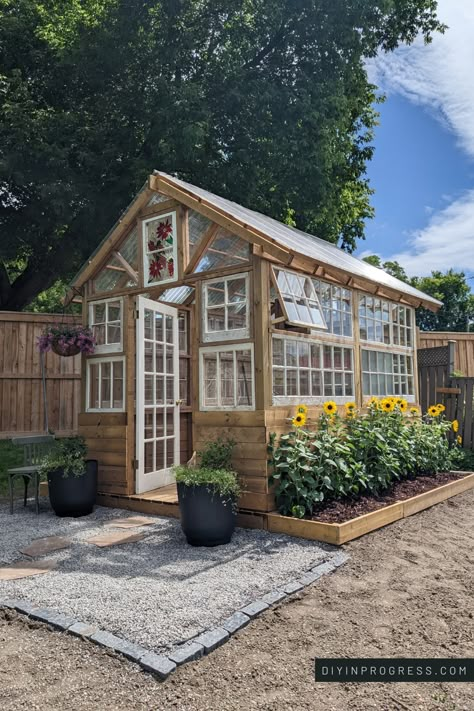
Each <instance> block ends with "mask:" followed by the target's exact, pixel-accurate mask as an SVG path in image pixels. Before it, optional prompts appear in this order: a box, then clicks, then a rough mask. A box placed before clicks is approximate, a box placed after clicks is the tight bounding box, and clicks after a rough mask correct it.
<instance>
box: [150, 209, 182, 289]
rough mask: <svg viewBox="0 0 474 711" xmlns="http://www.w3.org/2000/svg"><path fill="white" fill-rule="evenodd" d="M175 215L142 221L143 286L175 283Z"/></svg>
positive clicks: (169, 214)
mask: <svg viewBox="0 0 474 711" xmlns="http://www.w3.org/2000/svg"><path fill="white" fill-rule="evenodd" d="M176 265H177V239H176V213H175V212H168V213H165V214H163V215H160V216H159V217H151V218H150V219H149V220H144V221H143V274H144V281H145V286H147V285H149V284H164V283H166V282H169V281H176Z"/></svg>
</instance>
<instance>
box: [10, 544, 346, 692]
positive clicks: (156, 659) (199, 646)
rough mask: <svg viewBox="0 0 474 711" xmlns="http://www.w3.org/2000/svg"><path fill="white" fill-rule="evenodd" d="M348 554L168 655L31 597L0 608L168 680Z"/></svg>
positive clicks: (279, 590) (336, 556) (319, 566)
mask: <svg viewBox="0 0 474 711" xmlns="http://www.w3.org/2000/svg"><path fill="white" fill-rule="evenodd" d="M348 558H349V556H348V554H347V553H345V552H343V551H338V552H337V553H336V554H335V555H334V556H333V557H332V558H331V560H330V561H326V562H323V563H319V564H318V565H316V566H315V567H314V568H311V569H310V570H308V571H307V572H306V573H304V574H303V575H302V576H301V577H299V578H297V579H295V580H291V581H289V582H288V583H287V584H286V585H284V586H282V587H281V588H278V589H277V590H273V591H272V592H269V593H267V594H266V595H263V596H262V597H261V598H258V599H257V600H254V601H253V602H251V603H250V604H248V605H246V606H245V607H242V608H241V609H240V610H237V611H236V612H234V613H233V614H232V615H231V616H230V617H228V618H227V619H226V620H224V622H222V624H221V625H219V626H217V627H213V628H212V629H210V630H207V631H206V632H203V633H202V634H200V635H198V636H197V637H194V638H192V639H189V640H187V642H185V643H184V644H182V645H181V646H180V647H177V648H176V649H175V650H173V651H172V652H169V653H168V654H156V653H155V652H151V651H150V650H149V649H145V647H142V646H140V645H139V644H135V643H134V642H129V641H127V640H126V639H123V638H122V637H118V636H116V635H114V634H112V633H111V632H107V631H106V630H101V629H99V628H98V627H96V626H95V625H90V624H87V623H85V622H81V621H80V620H76V619H74V618H72V617H69V616H67V615H63V614H61V613H59V612H56V611H55V610H49V609H47V608H44V607H39V606H36V605H32V604H31V603H30V602H28V600H8V599H6V600H1V599H0V608H2V607H6V608H8V609H12V610H16V611H17V612H19V613H21V614H24V615H27V616H28V617H30V618H31V619H34V620H38V621H40V622H45V623H46V624H48V625H51V626H52V627H54V628H55V629H58V630H60V631H62V632H67V633H68V634H73V635H75V636H77V637H82V638H84V639H88V640H90V641H91V642H93V643H95V644H97V645H100V646H101V647H104V648H106V649H110V650H113V651H114V652H118V653H119V654H123V656H125V657H127V659H130V660H131V661H132V662H135V663H136V664H139V665H140V666H141V667H142V668H143V669H145V670H146V671H148V672H151V673H153V674H154V675H155V676H156V677H158V678H159V679H161V680H164V679H166V678H167V677H168V676H169V675H170V674H171V672H173V671H175V669H176V667H177V666H179V665H181V664H185V663H186V662H191V661H194V660H196V659H199V658H200V657H202V656H204V655H205V654H209V653H210V652H212V651H214V649H217V647H220V646H221V645H222V644H224V642H227V640H228V639H230V637H231V635H233V634H235V633H236V632H238V631H239V630H241V629H243V628H244V627H245V626H246V625H248V624H249V622H251V620H252V619H254V618H255V617H257V616H258V615H260V614H261V613H262V612H264V610H268V609H269V608H270V607H271V606H272V605H276V604H277V603H279V602H281V601H282V600H284V599H285V598H287V597H289V596H290V595H294V594H295V593H297V592H300V591H301V590H303V588H305V587H306V586H308V585H311V584H312V583H314V582H315V581H316V580H318V579H319V578H321V577H322V576H323V575H327V574H328V573H332V572H333V571H334V570H336V568H338V567H339V566H340V565H342V564H343V563H345V562H346V561H347V560H348Z"/></svg>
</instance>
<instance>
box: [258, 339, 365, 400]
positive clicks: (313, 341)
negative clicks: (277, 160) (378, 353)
mask: <svg viewBox="0 0 474 711" xmlns="http://www.w3.org/2000/svg"><path fill="white" fill-rule="evenodd" d="M277 339H278V340H282V341H296V342H298V343H307V344H308V345H309V346H312V345H313V346H318V347H319V348H320V349H321V352H320V357H321V368H319V369H316V368H313V369H312V368H311V366H309V367H308V368H303V370H308V371H309V373H310V376H309V377H310V378H311V370H318V371H319V372H320V373H321V392H322V394H321V395H275V394H274V393H273V373H274V369H278V370H283V372H285V371H286V370H288V367H287V366H286V365H283V366H275V365H274V364H273V341H274V340H277ZM325 346H329V347H331V348H341V349H344V348H345V349H347V350H350V351H351V365H352V369H351V370H345V369H344V368H343V369H342V370H340V371H339V370H334V368H332V369H330V370H329V371H328V369H325V368H324V352H323V349H324V347H325ZM354 350H355V349H354V346H353V344H349V343H338V342H334V341H330V342H329V341H324V340H323V339H318V340H316V339H313V338H311V339H310V338H301V337H298V336H293V335H291V336H290V335H287V334H285V335H281V336H280V335H279V334H275V333H274V334H272V356H271V363H272V401H273V405H298V404H301V403H303V404H307V405H321V404H322V403H324V402H326V401H327V400H332V401H333V402H335V403H336V404H338V405H343V404H344V403H345V402H352V401H354V400H355V398H356V391H355V387H356V386H355V370H354V366H355V358H354V356H355V353H354ZM310 357H311V356H310ZM342 360H343V362H344V353H343V354H342ZM290 369H291V370H296V371H297V372H298V373H299V371H300V366H299V365H298V364H297V365H296V366H295V367H294V368H293V367H291V368H290ZM325 372H331V373H336V372H337V373H339V372H340V373H342V374H343V388H344V389H345V387H346V386H345V382H344V380H345V379H344V376H345V374H346V373H351V375H352V395H324V373H325ZM298 389H299V377H298Z"/></svg>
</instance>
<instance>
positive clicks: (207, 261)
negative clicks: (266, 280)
mask: <svg viewBox="0 0 474 711" xmlns="http://www.w3.org/2000/svg"><path fill="white" fill-rule="evenodd" d="M249 261H250V246H249V243H248V242H246V241H245V240H244V239H241V238H240V237H237V236H236V235H233V234H231V233H230V232H227V230H225V229H224V228H222V227H219V229H218V230H217V232H216V234H215V236H214V239H213V240H212V242H211V244H210V245H209V247H208V248H207V249H206V251H205V252H204V254H203V256H202V257H201V259H200V260H199V262H198V264H197V266H196V269H195V271H196V272H208V271H212V270H214V269H224V268H226V267H233V266H235V265H242V264H247V263H248V262H249Z"/></svg>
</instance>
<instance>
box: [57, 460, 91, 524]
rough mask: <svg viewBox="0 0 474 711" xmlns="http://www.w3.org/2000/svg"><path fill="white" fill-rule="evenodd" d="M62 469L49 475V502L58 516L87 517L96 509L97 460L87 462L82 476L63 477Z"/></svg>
mask: <svg viewBox="0 0 474 711" xmlns="http://www.w3.org/2000/svg"><path fill="white" fill-rule="evenodd" d="M63 474H64V472H63V470H62V469H56V470H55V471H52V472H49V473H48V491H49V501H50V503H51V506H52V508H53V511H54V513H55V514H56V515H57V516H72V517H73V518H78V517H79V516H87V515H88V514H90V513H92V511H93V509H94V504H95V499H96V494H97V460H95V459H88V460H87V461H86V471H85V473H84V474H83V475H82V476H67V477H64V476H63Z"/></svg>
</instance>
